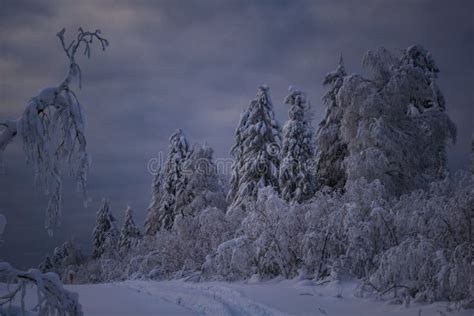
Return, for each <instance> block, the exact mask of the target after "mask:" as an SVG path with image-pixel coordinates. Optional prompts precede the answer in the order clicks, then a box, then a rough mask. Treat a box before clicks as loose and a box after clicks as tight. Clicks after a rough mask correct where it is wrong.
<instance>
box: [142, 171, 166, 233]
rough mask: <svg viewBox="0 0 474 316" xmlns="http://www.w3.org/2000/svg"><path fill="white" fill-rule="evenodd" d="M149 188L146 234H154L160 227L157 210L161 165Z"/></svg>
mask: <svg viewBox="0 0 474 316" xmlns="http://www.w3.org/2000/svg"><path fill="white" fill-rule="evenodd" d="M151 190H152V193H151V201H150V205H149V206H148V210H147V215H146V219H145V235H146V236H155V235H156V233H157V232H158V230H159V228H160V221H159V210H160V207H161V198H162V194H163V173H162V171H161V167H160V169H159V170H158V171H157V172H156V174H155V175H154V177H153V183H152V186H151Z"/></svg>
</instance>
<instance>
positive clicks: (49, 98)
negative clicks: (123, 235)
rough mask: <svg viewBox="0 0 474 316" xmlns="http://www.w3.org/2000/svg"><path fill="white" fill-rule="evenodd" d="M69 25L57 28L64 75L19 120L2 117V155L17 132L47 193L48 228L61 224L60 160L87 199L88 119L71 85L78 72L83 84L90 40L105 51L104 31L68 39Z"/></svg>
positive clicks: (81, 32)
mask: <svg viewBox="0 0 474 316" xmlns="http://www.w3.org/2000/svg"><path fill="white" fill-rule="evenodd" d="M64 34H65V29H63V30H61V31H60V32H59V33H57V36H58V37H59V40H60V42H61V45H62V47H63V49H64V51H65V53H66V56H67V58H68V61H69V68H68V70H67V73H66V76H65V77H64V79H63V80H62V81H61V82H60V83H59V84H58V85H56V86H52V87H48V88H45V89H42V90H41V91H40V92H39V94H38V95H37V96H35V97H33V98H31V100H30V101H29V103H28V105H27V107H26V109H25V110H24V112H23V114H22V116H21V117H20V118H19V119H18V120H17V121H6V120H5V121H0V126H3V127H4V128H3V132H2V133H1V134H0V155H1V154H2V152H3V151H4V150H5V149H6V147H7V146H8V144H9V143H10V142H11V141H12V139H13V138H14V136H15V135H16V134H17V132H19V134H20V135H21V139H22V142H23V149H24V152H25V154H26V157H27V161H28V163H29V164H30V165H32V167H33V169H34V172H35V176H36V180H37V183H38V184H39V185H40V186H41V187H42V188H43V189H44V191H45V193H46V194H47V195H49V197H50V199H49V203H48V209H47V216H46V222H45V227H46V229H47V230H48V232H49V233H52V230H53V229H54V228H55V227H59V226H60V214H61V204H62V183H61V174H62V173H61V164H62V163H63V162H67V164H68V165H69V169H70V171H71V174H72V175H73V176H74V177H75V179H76V182H77V185H78V188H79V189H80V190H81V191H82V192H83V194H84V197H85V199H86V196H85V195H86V194H85V188H86V184H87V173H88V169H89V156H88V153H87V141H86V136H85V120H84V115H83V110H82V105H81V104H80V103H79V101H78V99H77V96H76V94H75V93H74V91H73V90H72V89H71V87H70V84H71V82H72V80H73V79H74V78H75V77H77V78H78V80H79V87H80V85H81V71H80V68H79V65H78V64H77V63H76V61H75V55H76V52H77V50H78V49H79V48H81V47H84V54H85V55H87V57H90V51H91V44H92V43H93V42H94V39H95V40H97V41H99V43H100V45H101V47H102V50H105V48H106V47H107V46H108V41H107V40H106V39H105V38H103V37H101V35H100V30H96V31H95V32H89V31H84V30H83V29H82V28H79V30H78V35H77V37H76V39H74V40H73V41H71V42H70V43H69V44H66V41H65V37H64Z"/></svg>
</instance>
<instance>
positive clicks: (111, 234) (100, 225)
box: [92, 200, 119, 259]
mask: <svg viewBox="0 0 474 316" xmlns="http://www.w3.org/2000/svg"><path fill="white" fill-rule="evenodd" d="M118 237H119V232H118V229H117V224H116V221H115V218H114V216H113V215H112V213H111V211H110V206H109V201H108V200H104V201H103V205H102V207H101V209H100V210H99V211H98V212H97V221H96V225H95V228H94V232H93V244H92V257H93V258H95V259H98V258H100V257H102V256H103V255H104V254H106V253H108V254H110V253H111V252H114V251H115V249H113V248H116V247H117V246H118Z"/></svg>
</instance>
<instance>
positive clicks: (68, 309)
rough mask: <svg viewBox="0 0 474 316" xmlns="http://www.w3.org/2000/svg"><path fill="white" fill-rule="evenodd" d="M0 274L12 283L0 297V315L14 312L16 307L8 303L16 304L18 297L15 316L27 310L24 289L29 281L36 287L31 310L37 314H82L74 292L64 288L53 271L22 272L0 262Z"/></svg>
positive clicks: (77, 315) (67, 315)
mask: <svg viewBox="0 0 474 316" xmlns="http://www.w3.org/2000/svg"><path fill="white" fill-rule="evenodd" d="M0 276H1V277H2V279H6V280H7V282H8V283H9V284H13V288H12V289H11V290H10V289H8V291H7V293H5V294H2V296H1V297H0V314H1V315H12V314H13V313H15V314H16V311H18V309H17V308H15V307H14V306H13V307H12V305H11V304H12V303H17V302H16V300H19V302H20V306H21V308H20V310H19V311H18V315H24V314H25V313H26V312H27V309H26V305H25V291H26V289H27V287H29V286H30V285H31V284H33V285H35V286H36V287H37V293H38V302H37V305H36V306H35V307H34V309H35V311H37V312H38V315H65V316H80V315H83V313H82V308H81V305H80V304H79V301H78V295H77V293H73V292H70V291H68V290H66V289H65V288H64V287H63V285H62V283H61V281H60V280H59V277H58V275H57V274H55V273H52V272H48V273H41V272H40V271H39V270H37V269H30V270H28V271H26V272H25V271H20V270H16V269H14V268H12V266H10V265H9V264H8V263H6V262H0ZM15 314H14V315H15Z"/></svg>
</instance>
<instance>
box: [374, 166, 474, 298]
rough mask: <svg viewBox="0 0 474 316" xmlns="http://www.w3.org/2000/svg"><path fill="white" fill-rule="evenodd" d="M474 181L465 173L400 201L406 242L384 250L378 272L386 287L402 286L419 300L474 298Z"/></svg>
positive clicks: (399, 228)
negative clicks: (473, 240) (473, 223)
mask: <svg viewBox="0 0 474 316" xmlns="http://www.w3.org/2000/svg"><path fill="white" fill-rule="evenodd" d="M472 205H474V196H473V194H472V179H470V177H469V176H467V175H464V174H459V175H457V176H456V177H454V178H453V179H450V178H446V179H444V180H442V181H438V182H435V183H432V184H431V186H430V189H429V190H426V191H421V190H420V191H415V192H413V193H411V194H408V195H405V196H402V197H401V198H400V199H399V200H398V201H397V203H396V204H395V205H394V207H393V210H394V225H395V227H396V234H397V238H398V239H399V240H400V242H401V243H400V244H399V245H397V246H395V247H393V248H390V249H389V250H388V251H387V252H386V253H384V254H383V256H382V259H381V260H380V265H379V266H378V269H377V271H376V272H375V273H374V274H373V275H372V277H371V278H372V280H373V282H374V283H375V284H376V286H378V287H380V288H382V289H385V290H387V289H389V288H390V287H398V286H402V287H403V288H406V289H409V292H410V294H411V296H414V297H416V298H417V299H419V300H424V301H434V300H441V299H445V300H467V301H469V300H471V302H472V300H473V296H472V286H473V285H472V283H473V278H472V244H473V243H472V238H473V228H472V226H471V221H472V217H473V215H474V208H473V207H472Z"/></svg>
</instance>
